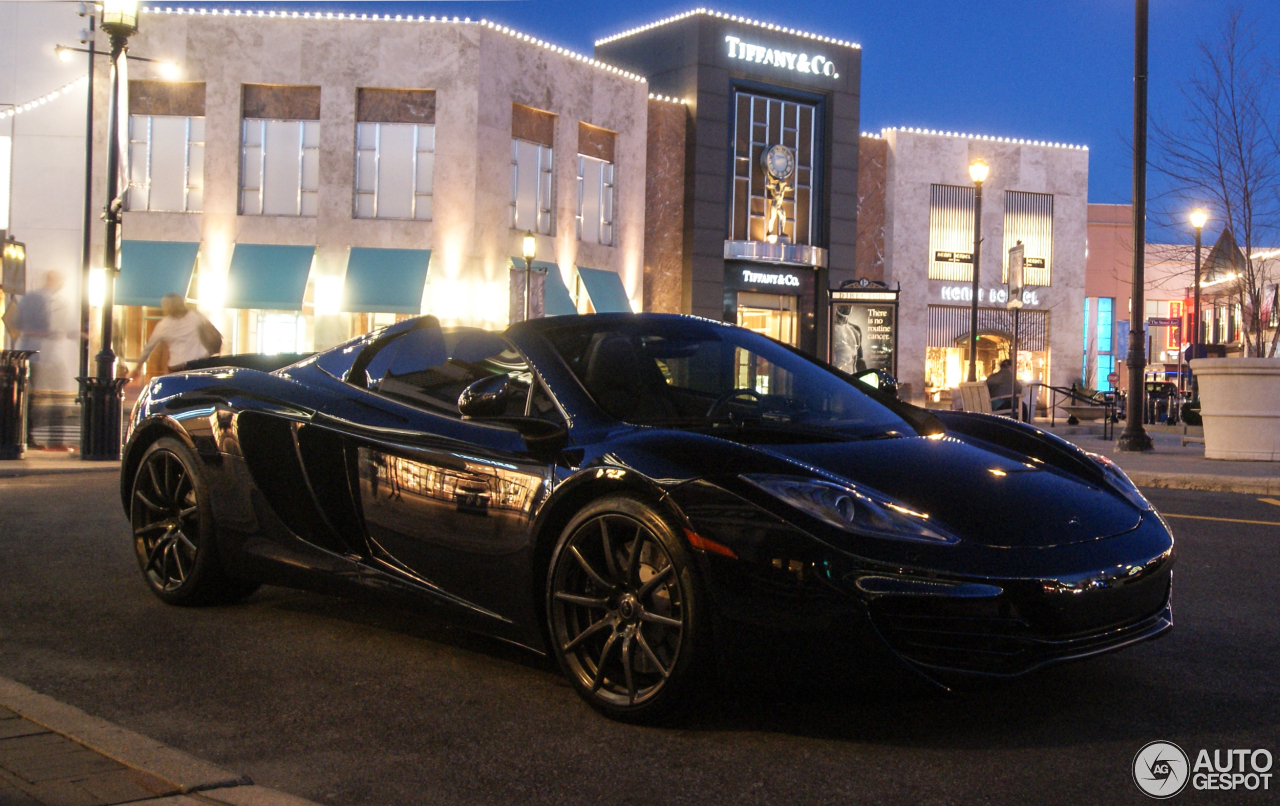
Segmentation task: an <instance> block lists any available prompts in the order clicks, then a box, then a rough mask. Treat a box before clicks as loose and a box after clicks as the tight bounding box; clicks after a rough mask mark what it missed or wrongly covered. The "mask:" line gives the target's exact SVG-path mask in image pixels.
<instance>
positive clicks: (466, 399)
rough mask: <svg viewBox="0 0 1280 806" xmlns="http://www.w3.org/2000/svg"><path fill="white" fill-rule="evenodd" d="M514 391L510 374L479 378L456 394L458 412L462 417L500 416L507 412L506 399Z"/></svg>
mask: <svg viewBox="0 0 1280 806" xmlns="http://www.w3.org/2000/svg"><path fill="white" fill-rule="evenodd" d="M514 393H515V387H514V384H512V382H511V376H510V375H492V376H490V377H488V378H481V379H480V380H478V381H476V382H475V383H473V384H471V385H470V386H468V387H467V388H466V389H463V390H462V394H460V395H458V413H460V414H461V415H462V416H463V417H468V418H475V417H501V416H502V415H504V414H506V413H507V400H508V399H510V397H511V395H512V394H514Z"/></svg>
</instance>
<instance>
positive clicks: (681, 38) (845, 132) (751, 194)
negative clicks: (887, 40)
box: [595, 10, 862, 356]
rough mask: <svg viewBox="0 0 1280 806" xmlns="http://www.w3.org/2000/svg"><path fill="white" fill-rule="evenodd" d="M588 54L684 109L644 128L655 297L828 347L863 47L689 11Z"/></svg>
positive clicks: (848, 252) (842, 254)
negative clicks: (774, 220)
mask: <svg viewBox="0 0 1280 806" xmlns="http://www.w3.org/2000/svg"><path fill="white" fill-rule="evenodd" d="M595 53H596V56H597V57H598V58H600V59H602V60H603V61H606V62H609V63H611V64H615V65H618V66H619V67H621V68H623V69H626V70H630V71H632V72H634V73H638V74H640V75H643V76H645V77H646V78H647V79H648V82H649V86H650V89H651V90H652V92H653V93H655V94H656V95H659V96H663V97H670V98H674V99H677V100H678V101H679V102H681V103H682V104H683V105H684V107H685V109H687V117H686V118H685V119H684V120H681V119H680V115H679V114H678V113H676V112H669V113H665V114H659V115H655V116H654V117H653V118H652V119H651V122H650V127H649V130H650V142H649V159H650V161H651V162H652V163H654V164H655V165H661V166H664V170H663V171H662V172H661V173H659V174H655V173H654V172H651V175H650V183H651V184H650V187H651V193H650V197H651V204H650V208H649V211H648V214H649V216H650V218H649V225H648V236H647V238H648V240H647V243H646V258H645V266H646V280H645V282H646V285H647V286H649V287H653V288H656V289H661V291H660V292H659V294H658V295H657V296H656V297H655V299H654V301H653V302H654V304H653V305H652V308H653V309H655V310H669V311H681V312H684V313H692V314H696V315H699V316H705V317H708V318H711V319H718V320H722V321H728V322H736V323H738V324H741V325H743V326H745V327H749V328H751V329H753V330H757V331H758V332H761V333H765V334H766V335H769V336H772V337H774V338H777V339H779V340H780V341H784V342H788V343H790V344H793V345H795V346H797V347H799V348H800V349H802V350H804V351H806V352H809V353H813V354H817V355H821V356H825V355H826V354H827V349H828V345H827V333H826V317H827V290H828V288H829V287H830V286H831V285H832V284H838V283H840V282H841V281H843V280H846V279H852V278H853V276H854V261H855V256H854V252H855V239H856V235H857V216H858V205H857V188H858V120H859V97H860V78H861V62H862V53H861V49H860V48H859V47H858V46H857V45H855V44H853V43H850V42H844V41H841V40H837V39H834V38H832V37H828V36H821V35H818V34H810V33H805V32H802V31H796V30H793V29H789V28H785V27H783V26H779V25H773V24H768V23H762V22H757V21H755V20H750V19H746V18H743V17H740V16H735V15H730V14H722V13H719V12H713V11H706V10H697V11H692V12H688V13H686V14H681V15H678V16H675V17H670V18H668V19H664V20H659V21H656V22H654V23H652V24H649V25H646V26H643V27H641V28H637V29H635V30H631V31H625V32H622V33H620V34H617V35H616V36H611V37H608V38H606V39H602V40H600V41H598V42H597V43H596V48H595ZM651 114H653V107H652V106H651ZM776 146H781V147H782V148H783V149H785V151H786V152H787V153H789V154H790V158H791V159H792V160H794V171H793V173H792V174H791V175H790V177H789V179H788V180H787V181H788V186H789V189H788V191H787V193H786V196H785V201H783V202H782V204H781V209H782V210H783V215H784V216H785V222H784V223H782V224H781V225H780V226H781V229H782V232H781V233H777V232H775V233H773V234H774V235H775V236H777V237H775V238H774V239H773V240H772V241H771V240H770V239H769V232H770V230H769V223H770V219H769V214H768V211H769V208H770V197H769V196H768V193H767V189H766V177H765V172H764V168H763V166H762V164H761V160H762V158H763V157H764V154H765V152H766V151H768V150H769V149H771V148H774V147H776ZM681 165H682V167H683V176H681V175H680V174H679V173H678V172H677V171H676V169H677V168H678V167H680V166H681ZM667 169H670V170H667ZM659 185H660V187H659ZM655 199H665V201H663V202H661V203H660V205H659V206H656V207H655V206H654V205H653V200H655ZM677 216H679V217H681V218H682V219H683V220H682V223H681V225H680V229H679V232H680V242H679V244H678V253H677V252H676V251H675V249H676V247H677V244H676V243H675V233H674V230H673V229H672V226H673V224H674V223H675V221H676V220H677ZM677 255H678V256H677ZM677 286H678V288H679V297H678V300H677V297H676V295H675V289H676V288H677Z"/></svg>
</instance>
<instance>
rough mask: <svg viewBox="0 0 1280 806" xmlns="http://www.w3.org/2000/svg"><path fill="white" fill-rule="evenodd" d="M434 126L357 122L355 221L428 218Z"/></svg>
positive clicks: (429, 215)
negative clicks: (356, 219)
mask: <svg viewBox="0 0 1280 806" xmlns="http://www.w3.org/2000/svg"><path fill="white" fill-rule="evenodd" d="M435 147H436V127H435V126H433V125H414V124H412V123H357V124H356V218H415V219H419V220H427V219H430V218H431V184H432V180H433V178H434V173H435Z"/></svg>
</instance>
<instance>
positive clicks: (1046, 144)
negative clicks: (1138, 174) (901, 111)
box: [863, 126, 1089, 151]
mask: <svg viewBox="0 0 1280 806" xmlns="http://www.w3.org/2000/svg"><path fill="white" fill-rule="evenodd" d="M885 132H906V133H907V134H932V135H935V136H937V137H963V138H964V139H966V140H986V141H988V142H992V143H1011V144H1013V145H1020V146H1043V147H1045V148H1065V149H1069V150H1071V151H1088V150H1089V147H1088V146H1077V145H1071V144H1070V143H1051V142H1049V141H1047V140H1023V139H1020V138H1018V137H993V136H991V135H989V134H966V133H964V132H948V131H938V130H937V129H920V128H915V127H912V126H889V127H888V128H885V129H881V130H880V135H879V136H881V137H883V136H884V133H885ZM863 136H865V137H875V136H876V135H874V134H864V135H863Z"/></svg>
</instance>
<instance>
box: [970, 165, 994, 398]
mask: <svg viewBox="0 0 1280 806" xmlns="http://www.w3.org/2000/svg"><path fill="white" fill-rule="evenodd" d="M990 173H991V168H990V166H988V165H987V164H986V163H985V162H983V161H982V160H981V159H977V160H974V161H973V162H972V163H971V164H970V165H969V178H970V179H972V180H973V298H972V299H971V300H970V305H969V383H974V382H975V381H977V380H978V263H979V261H980V260H981V257H982V183H983V182H985V181H987V176H988V175H989V174H990Z"/></svg>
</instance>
